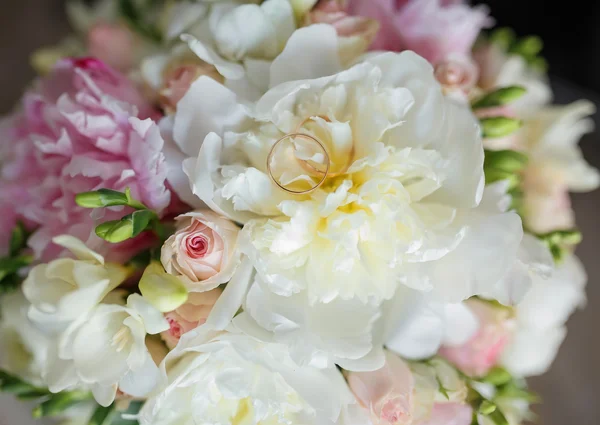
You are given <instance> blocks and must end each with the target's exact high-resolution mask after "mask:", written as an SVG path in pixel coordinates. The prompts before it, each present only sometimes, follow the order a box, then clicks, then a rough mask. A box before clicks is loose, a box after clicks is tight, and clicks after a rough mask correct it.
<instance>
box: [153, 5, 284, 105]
mask: <svg viewBox="0 0 600 425" xmlns="http://www.w3.org/2000/svg"><path fill="white" fill-rule="evenodd" d="M295 29H296V21H295V18H294V11H293V9H292V6H291V5H290V2H289V1H288V0H267V1H265V2H263V3H262V4H261V5H257V4H253V3H252V2H249V1H230V0H228V1H220V2H201V3H181V4H178V5H175V6H174V10H173V13H172V16H171V23H170V25H169V27H168V29H167V37H168V38H174V37H178V36H180V38H181V40H182V41H183V43H180V44H175V45H174V47H173V48H172V49H171V50H170V51H168V52H165V53H161V54H158V55H155V56H151V57H148V58H147V59H146V60H144V62H143V63H142V67H141V71H142V75H143V77H144V79H145V80H146V81H147V82H148V83H149V84H150V86H151V87H153V88H154V89H155V90H160V89H161V88H163V87H164V85H165V83H168V81H166V80H168V79H169V72H168V71H169V69H172V68H173V67H179V68H181V66H182V65H186V66H188V67H189V66H195V67H196V68H202V69H201V70H199V69H198V72H197V73H196V75H195V76H194V77H192V78H188V79H191V80H192V81H193V79H195V78H197V77H198V76H200V75H210V76H212V77H213V78H215V79H217V80H220V81H223V82H224V83H225V85H227V86H228V87H231V88H232V89H233V90H234V91H236V92H238V93H240V94H244V95H245V96H246V97H248V98H252V99H254V98H256V97H258V96H260V95H261V94H262V93H264V91H266V90H267V88H268V85H269V68H270V66H271V62H272V61H273V59H275V57H276V56H277V55H279V54H280V53H281V51H282V50H283V48H284V46H285V44H286V42H287V40H288V38H289V37H290V36H291V35H292V33H293V32H294V30H295ZM182 33H183V34H182ZM180 34H181V35H180ZM182 44H183V45H184V46H185V48H183V46H182ZM210 68H212V69H213V70H214V71H212V70H211V69H210ZM192 81H188V86H189V83H191V82H192ZM179 85H181V82H180V83H179Z"/></svg>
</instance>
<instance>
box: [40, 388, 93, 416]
mask: <svg viewBox="0 0 600 425" xmlns="http://www.w3.org/2000/svg"><path fill="white" fill-rule="evenodd" d="M90 399H91V395H90V394H89V393H87V392H83V391H71V392H66V391H65V392H61V393H57V394H52V395H51V396H50V398H49V399H48V400H46V401H44V402H42V403H41V404H40V405H39V406H37V407H36V408H35V409H33V412H32V415H33V417H34V418H42V417H46V416H56V415H58V414H61V413H63V412H64V411H65V410H67V409H68V408H70V407H72V406H74V405H75V404H77V403H80V402H82V401H89V400H90Z"/></svg>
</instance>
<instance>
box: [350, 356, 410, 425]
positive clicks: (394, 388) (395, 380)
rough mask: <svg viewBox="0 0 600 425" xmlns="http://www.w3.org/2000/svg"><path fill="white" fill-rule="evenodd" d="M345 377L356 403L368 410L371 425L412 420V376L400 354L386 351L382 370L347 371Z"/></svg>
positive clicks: (394, 423)
mask: <svg viewBox="0 0 600 425" xmlns="http://www.w3.org/2000/svg"><path fill="white" fill-rule="evenodd" d="M347 379H348V385H349V386H350V389H351V390H352V392H353V393H354V395H355V396H356V398H357V399H358V401H359V403H360V404H361V405H362V406H363V407H364V408H365V409H367V410H368V411H369V412H370V414H371V421H372V423H373V424H374V425H388V424H389V425H402V424H411V423H412V421H413V404H414V402H413V394H414V386H415V379H414V377H413V374H412V372H411V370H410V369H409V368H408V365H407V364H406V363H405V362H404V361H403V360H402V359H401V358H400V357H398V356H396V355H395V354H392V353H390V352H387V353H386V355H385V365H384V366H383V367H382V368H381V369H379V370H376V371H373V372H350V373H349V374H348V377H347Z"/></svg>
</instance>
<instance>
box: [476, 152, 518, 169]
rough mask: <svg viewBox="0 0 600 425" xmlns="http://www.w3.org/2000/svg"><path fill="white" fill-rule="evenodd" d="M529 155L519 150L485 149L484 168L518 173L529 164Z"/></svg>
mask: <svg viewBox="0 0 600 425" xmlns="http://www.w3.org/2000/svg"><path fill="white" fill-rule="evenodd" d="M527 159H528V158H527V155H524V154H522V153H520V152H517V151H512V150H503V151H487V150H486V151H485V161H484V168H485V169H488V168H494V169H497V170H502V171H506V172H509V173H518V172H520V171H522V170H523V169H524V168H525V166H526V165H527Z"/></svg>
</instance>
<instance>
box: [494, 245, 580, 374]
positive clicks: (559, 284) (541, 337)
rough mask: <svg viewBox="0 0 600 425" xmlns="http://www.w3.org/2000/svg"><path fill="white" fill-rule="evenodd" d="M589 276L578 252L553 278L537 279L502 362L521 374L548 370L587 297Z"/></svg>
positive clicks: (519, 309) (518, 310) (520, 306)
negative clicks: (574, 317) (571, 319)
mask: <svg viewBox="0 0 600 425" xmlns="http://www.w3.org/2000/svg"><path fill="white" fill-rule="evenodd" d="M586 281H587V276H586V273H585V270H584V269H583V266H582V264H581V263H580V261H579V260H578V259H577V257H575V256H574V255H568V256H567V257H566V258H565V259H564V260H563V262H562V263H561V264H559V265H558V266H557V268H556V270H555V271H554V273H553V274H552V275H551V277H550V278H549V279H539V278H538V279H535V280H534V284H533V286H532V288H531V290H530V291H529V292H528V293H527V295H526V296H525V298H524V299H523V301H522V302H521V303H519V304H518V306H517V308H516V323H517V328H516V332H515V335H514V336H513V339H512V340H511V342H510V343H509V345H508V346H507V348H506V350H505V352H504V354H503V356H502V359H501V362H502V364H503V365H504V366H505V367H506V368H507V369H508V370H509V371H510V372H511V373H513V374H515V375H517V376H531V375H540V374H542V373H544V372H546V371H547V370H548V368H549V367H550V365H551V364H552V362H553V361H554V358H555V357H556V353H557V352H558V349H559V347H560V344H561V343H562V341H563V340H564V338H565V336H566V333H567V330H566V327H565V323H566V322H567V320H568V318H569V316H570V315H571V314H572V313H573V312H574V311H575V309H577V308H578V307H581V306H583V304H584V303H585V300H586V296H585V284H586Z"/></svg>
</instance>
